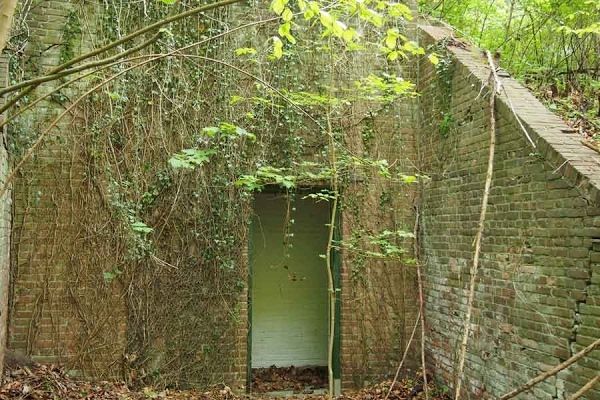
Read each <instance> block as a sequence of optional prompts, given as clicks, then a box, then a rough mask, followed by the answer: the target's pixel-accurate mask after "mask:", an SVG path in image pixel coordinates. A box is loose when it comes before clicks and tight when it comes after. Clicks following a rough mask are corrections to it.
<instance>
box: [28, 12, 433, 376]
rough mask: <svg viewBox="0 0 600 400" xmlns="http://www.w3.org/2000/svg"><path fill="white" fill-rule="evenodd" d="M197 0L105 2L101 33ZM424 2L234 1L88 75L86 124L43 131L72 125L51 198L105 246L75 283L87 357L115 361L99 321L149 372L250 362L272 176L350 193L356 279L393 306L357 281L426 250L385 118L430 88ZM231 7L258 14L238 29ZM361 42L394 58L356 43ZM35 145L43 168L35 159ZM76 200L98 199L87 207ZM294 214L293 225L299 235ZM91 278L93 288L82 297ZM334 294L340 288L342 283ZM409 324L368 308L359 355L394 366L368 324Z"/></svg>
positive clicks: (345, 202)
mask: <svg viewBox="0 0 600 400" xmlns="http://www.w3.org/2000/svg"><path fill="white" fill-rule="evenodd" d="M193 4H194V2H192V1H180V2H176V3H175V4H172V2H165V1H163V2H145V1H144V2H136V3H133V4H129V3H128V4H127V5H126V6H124V5H123V4H122V3H121V2H116V1H104V2H103V3H102V4H100V5H99V6H98V7H99V10H98V11H100V12H99V13H98V15H99V16H98V17H96V18H97V19H98V22H99V29H98V33H97V34H96V36H95V40H96V41H97V42H99V43H110V42H114V41H118V40H121V39H122V38H123V37H124V35H126V33H127V32H132V31H134V30H135V29H136V28H137V27H139V26H140V25H142V24H146V23H147V21H158V20H160V19H162V18H165V17H166V16H167V15H171V14H173V13H176V12H177V11H176V10H178V11H182V10H185V9H186V7H190V6H192V5H193ZM86 7H87V6H85V5H81V7H79V8H77V7H75V8H74V9H73V11H72V12H70V13H69V15H68V18H67V21H66V25H65V26H66V28H65V30H64V32H63V33H64V35H63V37H64V39H65V40H64V43H65V46H64V47H63V49H62V50H61V53H60V57H59V58H60V60H59V61H60V62H65V61H68V60H69V59H72V58H73V56H75V54H73V51H74V49H75V43H76V41H77V40H78V36H82V35H85V33H84V32H85V31H84V30H83V29H82V28H81V26H82V24H81V21H83V20H85V18H86V17H89V14H88V12H89V9H88V8H86ZM173 8H175V9H176V10H174V9H173ZM249 18H251V19H249ZM410 18H411V15H410V10H409V9H408V7H406V6H405V5H403V4H400V3H389V2H383V1H378V2H369V1H367V2H356V1H345V2H339V3H337V2H336V3H320V2H314V1H311V2H304V1H297V2H287V1H285V0H275V1H273V2H272V3H271V5H270V7H265V6H264V5H253V6H251V8H250V10H248V8H246V7H233V8H230V9H225V8H223V9H218V10H215V11H213V12H212V13H211V14H210V15H208V14H199V15H196V16H192V17H189V18H185V19H182V20H180V21H178V22H177V23H173V24H170V25H168V26H166V27H163V28H162V30H161V31H160V32H159V33H160V35H158V36H157V38H156V39H155V40H152V41H148V40H149V39H150V37H149V34H148V37H145V36H142V37H139V38H136V39H135V40H134V41H135V43H134V44H141V43H145V42H144V41H148V45H147V46H146V47H145V48H144V49H141V50H140V51H139V52H138V53H137V55H136V56H132V57H131V61H129V62H124V63H120V62H118V63H117V62H115V63H114V64H110V65H108V66H107V67H106V68H103V69H99V70H97V71H96V72H95V73H94V74H93V75H92V76H89V77H87V78H86V79H85V80H83V81H82V83H81V85H82V87H86V85H97V86H96V87H97V88H98V89H97V90H93V91H92V92H90V94H89V95H88V96H86V97H85V98H83V99H82V100H81V103H80V104H79V106H78V108H77V114H76V117H73V118H72V119H71V121H70V123H71V124H72V125H73V127H75V128H76V129H77V132H80V134H77V135H73V136H72V137H68V138H63V142H62V143H61V142H60V138H61V136H60V134H57V135H53V136H52V137H50V138H49V140H48V141H47V142H45V143H46V145H47V146H52V145H56V143H55V142H56V141H58V142H59V144H60V146H59V147H61V146H63V148H68V149H69V152H70V156H71V160H70V162H69V168H70V170H69V171H68V174H67V175H68V180H67V181H68V184H67V185H66V186H57V187H56V188H55V189H53V190H56V193H54V194H53V198H57V199H60V200H58V201H59V205H58V207H59V208H64V209H68V208H69V207H71V213H72V214H75V215H74V216H73V218H72V222H71V223H72V224H73V225H75V226H78V227H79V228H80V230H81V232H82V233H81V234H77V235H76V236H74V237H70V238H69V239H67V238H61V240H62V241H63V242H64V246H65V249H68V247H69V244H68V243H69V240H71V243H83V242H85V241H88V243H89V242H91V243H94V250H93V251H94V254H95V255H94V259H96V260H100V261H99V262H98V263H97V264H96V265H91V264H90V253H89V252H88V251H83V252H81V253H75V254H72V255H71V256H70V257H69V260H68V268H67V269H68V274H69V280H70V284H71V286H72V289H70V290H71V293H70V296H69V298H70V301H71V303H72V306H73V308H74V309H76V310H77V315H78V319H79V320H80V323H81V324H82V325H84V326H85V327H86V329H84V330H82V333H81V336H80V338H79V347H78V349H79V350H78V351H79V354H77V355H76V357H75V358H74V361H73V364H74V365H73V368H74V369H78V370H86V369H90V368H89V365H90V364H93V367H94V368H95V369H97V370H101V369H102V368H103V367H102V366H101V365H100V363H99V362H98V361H94V360H93V359H92V354H91V353H90V351H89V350H87V349H88V348H89V347H90V343H94V344H95V346H96V348H102V347H104V346H106V345H107V344H106V338H105V337H101V336H102V335H101V334H100V333H99V332H105V335H106V332H111V333H109V335H110V334H114V337H117V338H119V340H121V341H122V345H123V348H124V349H125V353H124V354H122V355H121V356H122V358H118V357H119V355H118V354H117V355H115V357H116V358H115V359H112V360H107V361H106V364H107V365H114V364H115V363H118V364H120V365H121V366H122V370H123V371H124V373H125V376H126V378H127V379H129V380H131V381H133V382H140V383H145V382H148V381H153V382H154V383H158V384H164V385H175V386H188V385H200V386H208V385H211V384H214V383H217V382H219V381H220V380H222V379H223V377H222V375H218V374H215V373H214V371H220V370H224V369H229V370H235V368H236V367H237V366H238V364H239V363H240V362H242V361H240V360H239V357H242V356H241V355H240V354H238V349H239V346H238V343H237V341H238V340H240V339H239V338H240V337H242V338H243V336H244V332H245V329H246V327H245V326H244V321H245V319H244V316H243V313H244V312H245V311H244V308H243V307H242V304H243V303H244V302H245V296H246V294H247V290H248V287H247V276H246V274H247V264H248V260H247V248H246V246H247V245H246V243H247V242H248V238H247V234H248V224H249V221H250V217H251V213H252V199H253V193H254V192H256V191H260V190H262V189H263V188H265V187H266V186H269V185H271V186H272V185H275V186H278V187H280V189H281V190H282V191H284V192H288V193H290V196H291V198H292V200H291V201H293V196H292V194H293V193H294V191H295V190H297V189H298V188H301V187H304V186H311V185H314V184H316V183H319V184H325V186H328V189H326V190H322V191H315V192H313V193H309V194H308V195H307V196H308V198H312V199H314V200H315V201H328V202H330V203H332V204H333V203H335V204H336V206H335V207H334V208H337V207H339V209H340V211H341V213H342V214H343V215H344V216H343V218H345V220H346V221H347V226H348V227H349V228H348V229H349V231H348V232H346V235H345V237H344V238H343V239H341V240H338V241H336V242H335V243H334V242H333V239H332V237H333V236H332V235H330V243H329V246H328V252H331V251H333V250H337V251H340V252H343V253H347V263H348V264H349V265H348V268H350V269H351V270H352V272H353V276H354V278H355V280H354V281H353V282H354V283H353V285H354V287H349V288H348V289H347V290H348V296H349V297H352V296H355V297H356V298H357V301H358V303H359V304H360V306H361V307H362V308H363V310H365V311H363V312H364V315H365V316H366V315H368V314H372V315H376V314H377V313H370V312H367V311H366V310H367V309H368V308H369V307H370V308H373V307H377V306H378V301H377V302H375V301H373V299H372V298H368V296H363V295H361V294H359V292H360V291H368V287H369V285H371V284H372V281H373V280H387V281H388V282H391V281H393V280H398V279H404V280H406V275H405V272H404V271H403V270H402V272H401V271H400V270H401V269H404V268H406V267H410V264H411V258H412V257H411V256H406V253H407V250H406V249H407V248H409V249H410V245H409V242H410V241H411V239H412V238H413V235H412V233H408V232H412V230H411V229H412V228H411V224H410V223H408V224H407V223H404V222H399V221H402V220H403V218H405V216H404V215H402V214H403V211H402V210H399V208H400V207H406V204H410V200H406V199H392V198H391V197H390V195H389V193H391V192H392V191H393V190H392V188H393V187H394V188H402V189H403V190H405V191H406V193H410V191H411V190H412V189H410V187H411V185H412V184H413V183H415V182H416V181H418V180H419V179H420V178H421V177H420V176H418V175H416V174H414V173H413V171H412V170H410V166H409V165H408V163H405V162H403V161H402V160H403V157H402V155H398V150H397V146H396V144H397V143H398V138H397V136H398V133H397V132H396V128H397V127H396V126H393V124H392V128H386V129H379V128H378V126H379V124H388V125H389V124H390V122H389V120H392V116H394V115H395V113H396V112H397V107H396V106H397V104H398V102H400V101H403V100H404V99H408V98H411V97H413V96H414V95H415V93H414V89H415V88H414V85H413V84H412V83H411V82H409V81H408V80H405V79H404V78H403V77H402V73H401V72H402V68H401V65H402V62H403V61H404V60H406V59H407V58H408V57H410V56H420V55H423V54H424V53H425V51H424V50H423V49H421V48H420V47H419V46H417V45H416V44H415V43H414V42H412V41H411V40H409V39H408V38H407V37H406V36H405V35H404V33H403V32H404V27H405V24H406V22H407V21H408V20H410ZM256 21H259V22H260V21H264V22H260V23H257V22H256ZM232 24H235V26H244V25H247V26H248V27H249V28H248V29H247V30H245V31H240V32H239V33H238V34H235V35H227V34H226V33H227V32H228V31H229V30H231V29H235V28H232ZM211 38H218V39H215V40H212V39H211ZM190 43H203V45H201V46H200V45H199V46H195V47H189V45H190ZM184 47H187V48H186V49H185V50H179V49H182V48H184ZM110 51H111V52H113V53H114V54H116V55H118V52H122V51H123V49H122V48H120V47H116V48H114V49H111V50H110ZM361 53H363V54H370V55H371V56H373V57H376V58H377V59H378V60H379V61H380V62H381V63H380V64H381V67H377V68H374V67H373V65H365V61H364V58H361V57H360V56H354V54H361ZM165 54H168V56H164V57H161V58H158V57H157V58H156V59H153V60H152V62H149V61H148V60H150V59H151V57H154V56H156V55H165ZM136 58H137V59H136ZM144 60H146V61H144ZM430 60H432V62H433V58H432V57H431V56H430ZM136 62H139V64H138V65H136V64H135V63H136ZM129 65H132V66H131V67H130V66H129ZM133 66H135V68H134V67H133ZM64 81H66V78H63V82H64ZM63 100H64V101H66V102H68V101H69V98H68V97H67V98H66V99H63ZM26 104H27V102H23V103H21V104H19V106H21V107H22V106H24V105H26ZM60 106H62V107H65V105H64V104H63V103H62V102H61V103H60ZM27 123H28V122H27V120H26V119H25V118H22V119H19V120H18V121H17V125H19V124H20V125H24V126H25V125H27ZM63 126H64V125H61V127H63ZM50 139H52V140H50ZM22 142H23V143H25V145H24V146H25V147H26V146H27V143H30V142H31V141H30V140H23V141H22ZM26 154H27V153H26ZM406 158H407V157H406ZM37 162H38V160H37V159H36V158H34V159H33V161H32V162H31V169H30V170H28V171H27V172H29V173H32V174H33V173H35V171H36V170H35V167H36V166H38V167H39V165H40V164H37ZM407 196H410V195H409V194H407ZM74 199H76V200H77V202H78V204H85V206H84V207H77V208H76V209H75V208H74V207H73V206H72V204H73V201H74ZM353 202H354V204H353ZM371 204H372V205H373V207H372V208H371V209H369V207H368V205H371ZM406 214H408V213H406ZM292 221H293V218H290V219H289V226H288V228H287V230H286V232H287V233H286V239H285V240H290V241H291V240H293V239H291V238H293V235H291V234H292V233H293V222H292ZM335 228H336V226H335V218H333V217H332V223H331V224H330V229H331V230H332V232H333V229H335ZM409 253H410V251H409ZM82 282H84V283H85V284H84V285H82V284H81V283H82ZM381 286H382V287H389V290H388V289H385V290H386V292H385V293H382V294H380V296H383V297H384V298H386V299H388V300H389V301H390V303H391V304H390V307H391V309H393V310H394V313H395V314H394V315H391V316H390V319H394V318H396V316H397V315H398V314H402V313H406V312H407V311H405V308H406V307H407V305H406V303H405V300H404V299H399V298H398V296H397V295H395V294H394V293H392V292H391V290H392V288H393V285H392V284H389V285H384V284H382V285H381ZM78 287H81V288H86V289H76V288H78ZM89 288H96V289H94V290H91V289H89ZM78 290H79V292H78ZM84 293H85V294H86V296H87V298H88V299H95V301H94V300H87V301H82V300H81V298H82V297H83V294H84ZM115 293H121V296H122V297H119V296H115ZM91 294H93V296H92V295H91ZM94 296H95V297H94ZM332 296H334V297H332V298H333V300H334V302H335V299H336V298H335V296H339V293H332ZM121 298H122V299H124V305H123V303H120V302H119V300H120V299H121ZM107 299H108V300H107ZM111 299H112V300H111ZM115 299H116V301H114V300H115ZM110 301H114V302H113V303H111V304H108V303H110ZM102 304H105V306H104V307H103V306H102ZM115 310H116V311H115ZM119 315H124V316H125V318H126V320H127V329H126V334H125V335H124V334H123V331H122V330H119V329H120V327H119V326H111V324H110V321H111V319H110V317H111V316H112V317H115V316H119ZM402 318H404V316H402ZM398 324H399V321H398V320H397V319H396V320H393V321H391V324H390V326H383V325H385V324H383V325H382V326H381V327H379V328H377V329H382V330H383V331H382V332H376V333H373V332H371V331H369V329H372V328H370V327H368V326H367V324H364V326H363V327H362V328H361V329H363V331H362V337H363V338H365V342H364V348H363V351H362V352H361V353H360V354H358V355H357V357H362V359H355V360H353V361H352V362H354V363H361V362H362V363H366V368H365V370H366V371H369V372H368V374H372V376H376V375H377V374H381V370H382V368H381V366H378V365H376V362H375V361H373V360H371V359H370V358H369V357H371V355H372V354H373V351H372V350H373V346H376V345H378V344H377V343H374V342H372V341H368V340H367V338H368V337H385V340H386V341H387V342H386V343H394V349H396V348H397V347H398V343H401V342H402V340H404V339H403V338H404V333H403V332H400V330H399V329H397V328H398ZM332 326H333V324H332ZM398 336H399V337H400V340H398ZM394 354H396V353H394ZM399 355H400V352H397V356H398V357H399ZM393 357H395V355H393ZM224 364H228V365H224ZM371 364H372V365H371ZM366 378H367V377H362V378H361V379H362V380H363V381H364V380H365V379H366Z"/></svg>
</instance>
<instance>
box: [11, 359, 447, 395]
mask: <svg viewBox="0 0 600 400" xmlns="http://www.w3.org/2000/svg"><path fill="white" fill-rule="evenodd" d="M267 370H268V369H267ZM271 372H273V371H271ZM314 372H315V371H312V372H306V371H304V372H303V374H304V375H302V374H300V375H301V376H303V377H310V376H311V374H312V373H314ZM319 376H320V375H319ZM277 379H279V378H277V377H275V378H274V381H275V382H277ZM319 379H320V378H319ZM312 382H313V381H310V382H309V384H311V385H312ZM318 383H319V384H321V383H322V382H321V381H318ZM390 385H391V382H383V383H380V384H378V385H375V386H372V387H370V388H366V389H362V390H359V391H354V392H346V393H344V395H343V396H340V397H339V398H338V399H339V400H386V398H387V400H405V399H423V398H424V392H423V384H422V382H421V381H420V380H419V378H415V379H410V378H405V379H402V380H400V381H398V382H397V383H396V384H395V385H394V388H393V390H392V391H391V392H390V394H389V397H387V394H388V391H389V388H390ZM263 389H265V390H266V389H268V387H267V386H266V384H265V386H263ZM429 395H430V397H429V398H430V399H432V400H447V399H450V397H448V396H447V395H445V394H444V393H442V391H440V390H439V389H437V388H434V387H433V385H430V390H429ZM273 398H274V397H273V396H272V395H269V394H265V393H260V394H253V395H236V394H234V393H233V392H232V391H231V390H230V389H229V388H228V387H223V386H222V387H217V388H214V389H213V390H210V391H198V390H169V389H165V390H158V389H153V388H149V387H146V388H143V389H140V390H132V389H130V388H128V387H127V385H125V384H124V383H115V382H89V381H82V380H77V379H74V378H71V377H69V376H67V374H66V373H65V371H64V370H63V369H62V368H59V367H56V366H52V365H39V364H34V365H29V366H20V367H13V368H6V370H5V373H4V380H3V383H2V385H1V386H0V400H9V399H11V400H13V399H22V400H59V399H60V400H72V399H88V400H95V399H108V400H113V399H114V400H143V399H171V400H184V399H186V400H187V399H190V400H191V399H198V400H252V399H273ZM326 398H327V396H326V395H302V394H297V395H293V396H289V397H286V399H314V400H325V399H326Z"/></svg>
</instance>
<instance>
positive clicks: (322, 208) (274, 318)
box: [249, 193, 330, 393]
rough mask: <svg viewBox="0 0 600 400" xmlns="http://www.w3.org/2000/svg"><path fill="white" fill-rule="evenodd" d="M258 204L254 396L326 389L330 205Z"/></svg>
mask: <svg viewBox="0 0 600 400" xmlns="http://www.w3.org/2000/svg"><path fill="white" fill-rule="evenodd" d="M303 197H304V195H302V194H297V195H296V196H295V198H294V199H293V200H291V199H290V198H289V197H288V196H287V195H286V194H283V193H261V194H259V195H257V196H256V198H255V216H254V220H253V223H252V231H251V251H250V260H251V262H250V264H251V275H250V280H251V291H250V310H251V323H250V343H249V344H250V347H251V351H250V355H251V357H250V368H251V371H250V372H251V376H252V381H251V385H252V386H251V390H252V391H255V392H259V391H262V392H273V391H289V390H293V391H295V392H305V393H310V392H312V391H314V390H317V389H321V388H325V387H326V386H327V334H328V319H329V317H328V315H329V312H328V301H327V270H326V262H325V259H324V258H323V257H324V256H323V254H325V252H326V248H327V239H328V227H327V226H326V224H328V223H329V219H330V210H329V205H328V204H327V202H316V201H315V200H313V199H303Z"/></svg>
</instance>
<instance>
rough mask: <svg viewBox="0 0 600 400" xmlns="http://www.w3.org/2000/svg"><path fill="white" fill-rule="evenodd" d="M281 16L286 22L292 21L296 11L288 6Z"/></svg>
mask: <svg viewBox="0 0 600 400" xmlns="http://www.w3.org/2000/svg"><path fill="white" fill-rule="evenodd" d="M281 18H282V19H283V20H284V21H285V22H290V21H291V20H292V18H294V13H293V12H292V10H290V9H289V8H287V7H286V8H285V10H283V13H282V14H281Z"/></svg>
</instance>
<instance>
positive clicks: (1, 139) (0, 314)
mask: <svg viewBox="0 0 600 400" xmlns="http://www.w3.org/2000/svg"><path fill="white" fill-rule="evenodd" d="M6 85H8V58H7V57H6V56H3V55H1V54H0V87H4V86H6ZM3 103H4V99H2V98H0V105H1V104H3ZM3 118H4V116H0V120H2V119H3ZM8 167H9V165H8V151H7V148H6V126H5V127H2V128H0V182H2V183H4V181H5V180H6V178H7V175H8V172H9V171H8ZM9 190H10V188H9ZM9 193H10V192H9ZM11 199H12V196H10V195H8V196H4V197H1V198H0V383H1V382H2V376H3V367H4V353H5V350H6V334H7V330H8V318H7V317H8V287H9V279H10V253H9V252H10V215H11Z"/></svg>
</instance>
